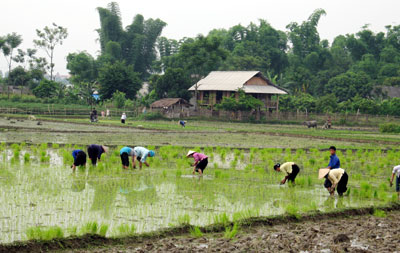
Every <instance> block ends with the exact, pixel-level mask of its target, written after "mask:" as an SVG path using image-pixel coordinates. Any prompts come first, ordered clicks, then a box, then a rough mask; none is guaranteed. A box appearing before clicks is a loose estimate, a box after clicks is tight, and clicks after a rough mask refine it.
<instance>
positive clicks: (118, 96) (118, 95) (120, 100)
mask: <svg viewBox="0 0 400 253" xmlns="http://www.w3.org/2000/svg"><path fill="white" fill-rule="evenodd" d="M112 101H113V103H114V105H115V106H116V107H117V108H123V107H124V106H125V102H126V101H127V100H126V97H125V93H123V92H120V91H119V90H117V91H116V92H114V94H113V95H112Z"/></svg>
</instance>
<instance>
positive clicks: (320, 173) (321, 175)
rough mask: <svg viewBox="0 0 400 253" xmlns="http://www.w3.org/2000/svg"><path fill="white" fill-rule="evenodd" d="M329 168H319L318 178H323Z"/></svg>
mask: <svg viewBox="0 0 400 253" xmlns="http://www.w3.org/2000/svg"><path fill="white" fill-rule="evenodd" d="M329 171H330V169H319V173H318V179H322V178H324V177H325V176H326V175H328V173H329Z"/></svg>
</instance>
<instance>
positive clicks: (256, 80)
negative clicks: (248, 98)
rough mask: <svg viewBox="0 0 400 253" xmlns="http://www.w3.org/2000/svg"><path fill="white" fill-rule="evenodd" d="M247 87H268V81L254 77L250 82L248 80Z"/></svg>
mask: <svg viewBox="0 0 400 253" xmlns="http://www.w3.org/2000/svg"><path fill="white" fill-rule="evenodd" d="M245 85H268V83H267V81H265V80H264V79H262V78H261V77H258V76H254V77H252V78H251V79H250V80H248V81H247V82H246V83H245Z"/></svg>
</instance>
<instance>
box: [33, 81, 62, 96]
mask: <svg viewBox="0 0 400 253" xmlns="http://www.w3.org/2000/svg"><path fill="white" fill-rule="evenodd" d="M58 90H59V85H58V83H57V82H54V81H51V80H47V79H43V80H42V81H41V82H40V83H39V85H38V86H37V87H36V88H34V89H33V90H32V92H33V94H34V95H35V96H36V97H39V98H54V97H56V96H57V94H58Z"/></svg>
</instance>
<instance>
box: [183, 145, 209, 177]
mask: <svg viewBox="0 0 400 253" xmlns="http://www.w3.org/2000/svg"><path fill="white" fill-rule="evenodd" d="M186 157H193V159H194V164H193V165H192V166H193V174H195V173H196V172H198V173H199V174H200V175H203V172H204V170H205V169H206V168H207V165H208V156H206V155H205V154H202V153H198V152H196V151H193V150H189V152H188V153H187V155H186Z"/></svg>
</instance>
